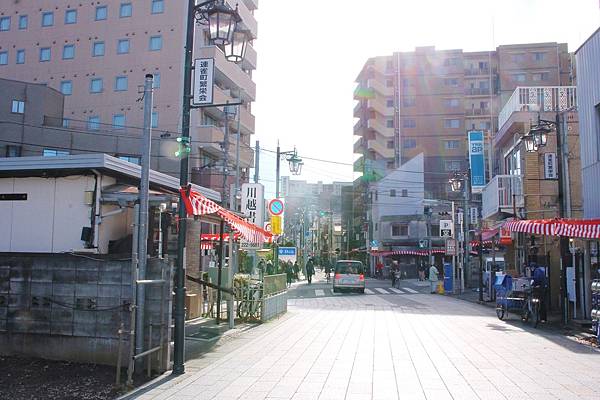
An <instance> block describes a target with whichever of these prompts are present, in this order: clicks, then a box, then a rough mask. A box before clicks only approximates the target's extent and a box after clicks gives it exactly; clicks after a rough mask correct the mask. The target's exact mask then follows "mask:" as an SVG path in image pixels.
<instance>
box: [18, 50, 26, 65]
mask: <svg viewBox="0 0 600 400" xmlns="http://www.w3.org/2000/svg"><path fill="white" fill-rule="evenodd" d="M16 62H17V64H25V50H22V49H21V50H17V59H16Z"/></svg>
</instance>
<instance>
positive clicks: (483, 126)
mask: <svg viewBox="0 0 600 400" xmlns="http://www.w3.org/2000/svg"><path fill="white" fill-rule="evenodd" d="M491 128H492V123H491V122H490V121H486V122H480V123H479V129H481V130H484V131H489V130H491Z"/></svg>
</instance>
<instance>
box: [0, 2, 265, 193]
mask: <svg viewBox="0 0 600 400" xmlns="http://www.w3.org/2000/svg"><path fill="white" fill-rule="evenodd" d="M226 2H227V3H229V4H230V5H231V6H232V7H234V8H235V7H236V6H237V8H238V11H239V13H240V16H241V17H242V22H241V24H242V25H243V28H244V29H245V30H247V31H248V32H249V33H250V35H251V36H252V37H253V38H255V37H256V34H257V23H256V20H255V18H254V16H253V13H254V10H255V9H256V8H257V6H258V1H257V0H242V1H232V0H226ZM186 8H187V2H185V1H168V0H136V1H132V0H101V1H97V2H92V3H89V2H87V3H82V2H77V1H70V0H43V1H35V2H31V1H30V2H13V1H11V2H3V3H2V4H1V5H0V78H6V79H11V80H18V81H25V82H31V83H38V84H39V83H42V84H47V85H48V86H49V87H51V88H54V89H56V90H59V91H61V92H62V93H63V94H64V95H65V101H64V119H63V121H62V123H61V122H60V121H59V122H58V125H62V126H63V127H64V129H66V130H71V131H76V132H75V133H76V134H75V133H74V135H75V136H78V137H86V138H88V140H85V141H84V142H85V143H86V146H85V148H80V147H77V146H74V145H73V143H76V142H77V140H70V141H66V142H64V143H62V142H57V143H55V147H56V150H61V151H66V152H69V153H73V154H75V153H81V152H89V151H102V149H103V146H102V144H103V142H104V141H105V140H107V138H108V139H111V140H112V139H114V138H115V137H117V138H122V139H121V140H124V141H126V142H129V141H131V140H136V138H139V132H140V130H139V129H137V128H140V127H141V126H142V125H143V112H142V102H141V101H139V100H140V97H141V93H140V86H143V83H144V77H145V75H146V74H149V73H151V74H154V81H155V91H154V107H153V114H152V125H153V128H154V130H155V131H154V135H155V136H156V137H157V138H160V139H162V142H163V143H165V144H166V145H163V146H160V148H155V149H154V150H153V154H152V165H151V168H153V169H156V170H158V171H162V172H166V173H169V174H171V175H177V174H178V170H179V160H178V159H177V158H176V156H175V154H174V153H175V150H176V148H177V143H176V141H175V139H176V138H177V136H179V132H180V130H181V114H182V109H181V107H182V100H181V99H182V95H183V56H184V42H185V27H186V13H187V10H186ZM200 57H213V58H214V59H215V92H214V99H215V102H217V103H223V102H225V101H227V100H231V101H237V100H238V99H241V101H242V102H243V105H242V106H241V107H240V108H239V109H240V114H239V116H240V118H239V134H240V139H241V148H240V163H239V165H240V167H241V170H242V178H246V177H247V176H248V171H249V168H250V167H251V166H252V165H253V151H252V148H251V147H250V138H251V135H252V134H253V133H254V126H255V124H254V115H253V114H252V107H251V105H252V102H253V101H254V100H255V96H256V85H255V83H254V82H253V80H252V71H253V70H254V69H255V68H256V51H255V50H254V48H253V46H252V42H250V43H249V44H248V47H247V52H246V57H245V59H244V61H243V62H242V63H240V64H234V63H231V62H228V61H226V59H225V57H224V55H223V52H222V51H221V49H220V48H218V47H217V46H214V45H210V44H208V40H207V38H206V31H205V30H204V27H203V26H198V27H197V30H196V35H195V46H194V58H200ZM21 97H23V98H19V99H14V100H18V101H24V102H25V107H27V99H26V98H25V97H26V93H24V94H23V96H21ZM49 124H50V125H51V126H56V125H57V121H52V122H49ZM191 124H192V128H191V132H190V134H191V140H192V153H191V156H190V160H191V161H190V165H191V173H192V177H193V180H194V181H195V183H198V184H201V185H203V186H208V187H212V188H214V189H218V190H220V188H221V186H222V179H223V170H224V166H223V156H224V150H223V148H222V142H223V139H224V126H225V118H224V112H223V108H222V107H221V108H217V107H214V108H205V109H203V110H202V111H201V110H193V111H192V117H191ZM39 128H40V129H43V128H44V127H43V126H40V127H39ZM229 128H230V132H231V134H232V135H231V137H230V141H231V145H230V147H229V170H231V169H232V168H231V167H232V166H233V165H234V162H235V158H236V157H235V146H234V144H235V139H236V135H237V134H238V123H237V120H235V119H234V120H233V121H231V122H230V127H229ZM67 136H69V135H67ZM70 136H71V137H72V136H73V135H70ZM89 137H94V138H95V141H94V140H89ZM117 140H119V139H117ZM169 140H170V141H172V145H168V141H169ZM80 142H81V141H80ZM90 143H91V144H90ZM94 143H96V144H94ZM127 147H128V148H129V149H130V148H131V146H127ZM140 147H141V146H140ZM43 148H44V147H43V146H40V147H39V154H40V155H41V154H42V153H43ZM112 155H116V156H121V157H126V158H128V159H130V160H133V161H135V160H137V159H139V158H138V157H139V154H137V153H132V152H131V151H128V152H127V154H125V153H116V154H112ZM2 156H4V154H3V155H2Z"/></svg>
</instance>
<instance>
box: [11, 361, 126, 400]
mask: <svg viewBox="0 0 600 400" xmlns="http://www.w3.org/2000/svg"><path fill="white" fill-rule="evenodd" d="M114 383H115V368H114V367H109V366H106V365H94V364H77V363H70V362H65V361H50V360H42V359H39V358H22V357H6V356H0V399H1V400H4V399H10V400H21V399H27V400H36V399H44V400H46V399H52V400H54V399H61V400H62V399H66V400H70V399H72V400H75V399H77V400H108V399H114V398H116V397H117V396H118V395H119V394H120V393H121V391H120V390H119V388H117V387H116V386H115V384H114Z"/></svg>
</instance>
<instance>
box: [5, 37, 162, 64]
mask: <svg viewBox="0 0 600 400" xmlns="http://www.w3.org/2000/svg"><path fill="white" fill-rule="evenodd" d="M162 45H163V40H162V36H161V35H157V36H151V37H150V41H149V48H148V49H149V50H150V51H159V50H161V49H162ZM104 50H105V46H104V42H94V43H93V44H92V57H102V56H104ZM129 50H130V41H129V39H119V40H118V41H117V54H128V53H129ZM51 58H52V49H51V48H50V47H41V48H40V53H39V61H40V62H47V61H50V60H51ZM74 58H75V45H74V44H66V45H64V46H63V49H62V59H63V60H73V59H74ZM8 61H9V54H8V51H0V65H8ZM15 63H16V64H25V50H24V49H19V50H17V52H16V55H15Z"/></svg>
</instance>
